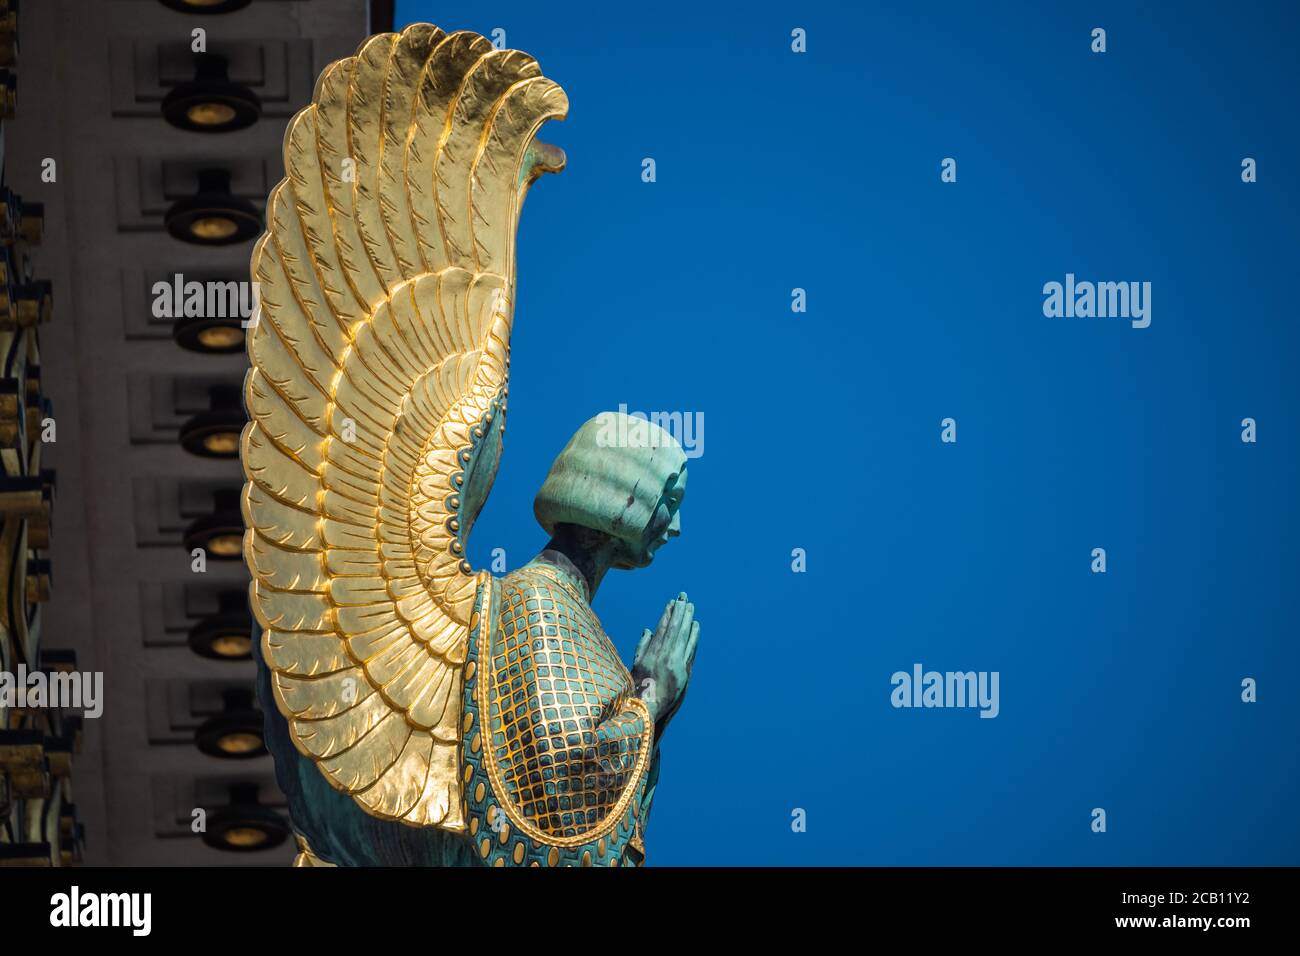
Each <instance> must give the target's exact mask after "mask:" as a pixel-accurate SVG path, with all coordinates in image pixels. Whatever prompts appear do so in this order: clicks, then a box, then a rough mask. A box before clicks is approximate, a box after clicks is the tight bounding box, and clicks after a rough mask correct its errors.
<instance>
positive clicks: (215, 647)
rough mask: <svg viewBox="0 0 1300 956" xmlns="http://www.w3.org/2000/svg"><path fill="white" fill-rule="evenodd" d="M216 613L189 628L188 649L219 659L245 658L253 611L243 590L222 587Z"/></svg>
mask: <svg viewBox="0 0 1300 956" xmlns="http://www.w3.org/2000/svg"><path fill="white" fill-rule="evenodd" d="M217 600H218V602H220V603H219V605H218V609H217V613H216V614H210V615H208V616H207V617H205V618H203V619H202V620H200V621H199V622H198V623H197V624H195V625H194V627H192V628H191V629H190V638H189V642H190V650H192V651H193V652H194V653H195V654H198V655H199V656H200V657H207V658H210V659H212V660H219V661H246V660H248V659H249V657H251V656H252V652H253V614H252V612H251V611H249V609H248V595H247V594H245V593H244V592H243V591H222V592H221V594H220V596H219V597H218V598H217Z"/></svg>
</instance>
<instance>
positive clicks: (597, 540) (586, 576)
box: [534, 524, 617, 603]
mask: <svg viewBox="0 0 1300 956" xmlns="http://www.w3.org/2000/svg"><path fill="white" fill-rule="evenodd" d="M616 546H617V542H615V541H614V539H613V538H611V537H610V536H609V535H605V534H601V533H600V532H598V531H592V530H591V529H589V528H579V527H578V526H577V525H571V524H561V525H557V526H556V528H555V534H554V535H552V536H551V540H550V541H548V542H546V547H545V548H543V549H542V551H541V553H540V554H538V555H537V557H536V558H535V559H534V560H536V561H544V562H546V563H547V564H549V565H551V566H553V567H555V568H557V569H558V570H559V571H560V572H561V573H563V574H565V575H566V576H568V577H570V578H572V579H573V583H574V584H575V585H576V586H577V587H579V588H580V589H582V588H585V589H586V592H587V601H588V603H590V602H591V601H592V600H593V599H594V598H595V597H596V589H597V588H598V587H600V582H601V581H602V580H603V579H604V577H605V572H606V571H608V570H609V569H610V568H611V567H613V565H614V550H615V548H616Z"/></svg>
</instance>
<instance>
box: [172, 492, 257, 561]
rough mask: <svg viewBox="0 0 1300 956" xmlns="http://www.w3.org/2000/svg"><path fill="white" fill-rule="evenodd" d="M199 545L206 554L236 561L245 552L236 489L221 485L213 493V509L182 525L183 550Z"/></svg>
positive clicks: (242, 517)
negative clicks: (191, 522) (209, 512)
mask: <svg viewBox="0 0 1300 956" xmlns="http://www.w3.org/2000/svg"><path fill="white" fill-rule="evenodd" d="M195 548H202V549H203V550H204V551H206V552H207V553H208V557H211V558H217V559H219V560H222V561H235V560H237V559H238V558H239V557H240V556H241V555H243V553H244V516H243V515H242V514H240V511H239V492H238V491H237V490H235V489H233V488H222V489H221V490H220V491H215V492H213V494H212V513H211V514H206V515H204V516H203V517H201V518H199V519H198V520H197V521H195V522H194V523H193V524H191V525H190V526H189V527H188V528H186V529H185V550H186V551H193V550H194V549H195Z"/></svg>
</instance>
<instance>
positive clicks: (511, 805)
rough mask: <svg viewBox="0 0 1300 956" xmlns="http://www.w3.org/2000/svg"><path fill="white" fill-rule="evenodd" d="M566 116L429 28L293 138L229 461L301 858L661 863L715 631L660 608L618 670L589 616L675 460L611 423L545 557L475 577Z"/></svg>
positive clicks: (601, 420) (643, 426) (329, 89)
mask: <svg viewBox="0 0 1300 956" xmlns="http://www.w3.org/2000/svg"><path fill="white" fill-rule="evenodd" d="M567 108H568V101H567V99H566V97H565V95H564V91H563V90H562V89H560V87H559V86H558V85H556V84H555V83H554V82H552V81H551V80H549V79H547V78H546V77H544V76H542V74H541V70H540V69H539V68H538V65H537V61H536V60H534V59H533V58H532V57H530V56H528V55H526V54H524V53H520V52H518V51H516V50H498V49H495V48H494V47H493V45H492V44H491V43H490V42H489V41H487V40H485V39H484V38H483V37H481V36H479V35H477V34H475V33H463V32H462V33H451V34H445V33H443V32H442V31H441V30H439V29H437V28H436V27H433V26H429V25H427V24H420V25H416V26H412V27H409V28H408V29H406V30H404V31H403V32H402V33H401V34H391V33H389V34H383V35H380V36H375V37H371V38H370V39H369V40H367V41H366V42H365V43H364V44H363V45H362V46H361V48H360V49H359V50H358V51H357V53H356V55H355V56H353V57H350V58H348V59H345V60H341V61H339V62H337V63H333V64H331V65H330V66H329V67H328V68H327V69H326V70H325V71H324V72H323V73H322V74H321V76H320V79H319V80H318V81H317V84H316V89H315V93H314V97H313V101H312V103H311V105H309V106H308V107H307V108H306V109H304V110H302V111H301V112H300V113H298V114H297V116H295V117H294V119H293V120H292V122H291V123H290V124H289V128H288V131H287V133H286V135H285V141H284V165H285V172H286V178H285V179H284V180H283V181H282V182H280V184H279V185H278V186H276V187H275V189H274V190H272V192H271V195H270V197H269V199H268V201H267V212H266V218H267V231H266V233H265V234H264V235H263V236H262V237H261V239H260V240H259V242H258V243H257V246H256V248H255V249H254V252H253V259H252V273H253V279H254V280H255V281H256V282H257V283H258V288H259V293H260V295H259V308H258V312H257V314H256V316H255V318H254V320H253V323H252V328H251V332H250V335H249V343H248V351H249V356H250V361H251V366H252V367H251V369H250V370H249V372H248V377H247V380H246V382H245V386H244V393H245V394H244V398H245V403H246V405H247V408H248V412H249V418H250V422H249V424H248V426H247V427H246V428H245V430H244V434H243V440H242V444H241V450H240V453H241V458H242V460H243V465H244V473H245V476H246V478H247V484H246V485H245V486H244V495H243V510H244V520H245V524H246V527H247V532H246V534H245V538H244V556H245V560H246V561H247V563H248V567H249V569H250V571H251V573H252V584H251V586H250V596H251V601H252V606H253V611H254V614H255V616H256V619H257V621H258V624H259V625H260V627H261V629H262V639H261V642H260V661H259V666H258V680H259V691H260V694H261V697H262V701H263V709H264V711H265V712H266V715H267V720H266V736H267V746H268V747H269V749H270V750H271V752H272V754H273V755H274V757H275V762H276V773H277V777H278V779H279V783H280V786H281V788H282V789H283V791H284V793H285V794H286V796H287V797H288V800H289V809H290V813H291V816H292V819H293V825H294V829H295V831H296V833H297V836H298V843H299V848H300V850H301V852H300V853H299V855H298V858H297V860H296V864H297V865H302V866H315V865H488V866H512V865H513V866H566V865H597V866H601V865H608V866H617V865H629V864H630V865H640V864H641V862H642V861H643V860H644V856H645V844H644V842H643V838H644V832H645V826H646V818H647V815H648V813H649V811H650V803H651V800H652V798H653V796H654V791H655V784H656V781H657V779H658V771H659V741H660V738H661V737H662V735H663V732H664V728H665V726H666V725H667V724H668V722H669V720H671V719H672V717H673V715H674V713H676V711H677V709H678V708H679V707H680V706H681V703H682V698H683V696H684V694H685V692H686V686H687V682H688V680H689V678H690V674H691V666H692V663H693V660H694V657H695V648H696V644H697V642H698V640H699V624H698V623H696V622H695V620H694V608H693V606H692V605H691V604H690V603H689V602H688V601H687V598H686V595H685V594H681V595H679V596H678V597H676V598H675V599H673V600H671V601H669V603H668V606H667V607H666V608H665V610H664V611H663V614H662V615H661V616H660V618H659V623H658V626H657V627H656V628H655V629H654V630H653V631H651V630H646V631H645V633H644V634H643V635H642V637H641V640H640V644H639V646H638V648H637V651H636V657H635V660H634V663H633V665H632V668H631V671H630V672H629V670H628V669H627V668H626V667H625V665H624V664H623V662H622V661H621V660H620V658H619V655H618V652H617V651H616V650H615V648H614V645H613V643H612V642H611V641H610V639H609V637H607V636H606V634H605V632H604V631H603V630H602V629H601V625H600V621H599V620H598V619H597V618H596V615H595V614H594V613H593V611H592V609H591V601H592V598H593V597H594V595H595V593H596V589H597V587H599V585H600V582H601V580H602V578H603V577H604V575H605V572H606V571H607V570H609V569H610V568H641V567H645V566H647V565H649V564H650V562H651V561H653V560H654V556H655V552H656V550H657V549H658V548H659V547H660V546H661V545H663V544H664V543H665V542H666V541H667V540H668V539H669V538H671V537H674V536H676V535H677V534H678V532H679V531H680V527H681V525H680V517H679V509H680V507H681V503H682V496H683V495H684V493H685V491H686V457H685V455H684V454H683V452H682V449H681V447H680V446H679V445H678V444H677V442H676V441H675V440H674V439H673V438H672V436H670V435H669V434H668V433H667V432H666V431H664V430H662V429H660V428H658V427H657V426H656V425H654V424H652V423H650V422H647V421H645V420H644V419H641V418H635V419H632V420H631V421H628V420H626V418H627V416H623V418H622V419H621V420H620V418H619V416H617V415H612V414H611V413H606V414H604V415H598V416H597V417H596V418H594V419H592V420H591V421H589V422H587V423H586V424H585V425H583V426H582V427H581V428H580V429H578V431H577V433H576V434H575V435H574V436H573V438H572V439H571V440H570V441H569V443H568V444H567V445H566V446H565V448H564V450H563V451H562V452H561V453H560V456H559V457H558V458H557V459H556V460H555V463H554V465H553V466H552V467H551V470H550V473H549V475H548V477H547V478H546V481H545V482H544V484H543V485H542V488H541V490H540V491H539V492H538V494H537V498H536V501H535V503H534V511H535V513H536V516H537V519H538V521H539V522H540V524H541V525H542V528H543V529H544V530H545V531H546V533H547V534H548V535H550V540H549V541H548V542H547V544H546V546H545V547H544V548H543V549H542V551H541V552H540V553H539V554H538V555H537V556H536V557H535V558H533V560H532V561H530V562H529V563H528V564H526V565H525V566H523V567H521V568H519V569H518V570H516V571H513V572H511V573H509V574H506V575H505V576H504V577H500V578H497V577H493V576H492V575H491V574H489V573H487V572H483V571H480V572H478V573H477V574H476V573H475V572H474V571H473V570H472V569H471V567H470V565H469V564H468V563H467V561H466V559H465V555H466V550H465V542H466V540H467V538H468V535H469V532H470V529H471V528H472V527H473V524H474V519H475V518H476V517H477V516H478V513H479V510H480V509H481V508H482V506H483V503H484V501H485V500H486V499H487V496H488V491H489V490H490V489H491V487H492V482H493V479H494V478H495V476H496V471H497V465H498V463H499V461H500V458H501V446H502V432H503V431H504V430H505V410H506V387H507V383H508V379H509V352H510V329H511V323H512V317H513V304H514V291H515V228H516V224H517V222H518V219H519V210H520V207H521V205H522V204H523V200H524V196H525V194H526V193H527V191H528V188H529V186H530V185H531V184H532V183H533V181H534V180H535V179H537V177H538V176H540V175H541V174H542V173H546V172H558V171H559V170H560V169H562V168H563V166H564V154H563V152H562V151H560V150H559V149H557V148H555V147H553V146H549V145H546V144H543V143H540V142H538V141H537V140H536V139H535V138H534V137H535V134H536V133H537V130H538V128H539V127H540V126H541V125H542V123H544V122H545V121H546V120H548V119H553V118H554V119H563V117H564V115H565V113H566V111H567ZM611 435H615V436H622V437H621V438H620V440H617V441H611V440H610V436H611Z"/></svg>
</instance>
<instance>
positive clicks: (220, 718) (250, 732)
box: [194, 687, 266, 760]
mask: <svg viewBox="0 0 1300 956" xmlns="http://www.w3.org/2000/svg"><path fill="white" fill-rule="evenodd" d="M221 699H222V700H223V701H224V703H225V706H224V707H223V708H222V710H221V713H219V714H217V715H216V716H215V717H211V718H209V719H208V720H205V721H204V722H203V724H202V725H201V726H200V727H199V729H198V730H197V731H195V733H194V744H195V746H197V747H198V748H199V750H200V751H202V752H203V753H205V754H207V755H208V756H209V757H222V758H224V759H226V760H247V759H248V758H249V757H261V756H262V755H263V754H265V753H266V744H265V742H264V741H263V740H262V712H261V711H260V710H258V709H257V708H256V707H255V706H254V705H253V692H252V691H251V690H249V689H248V688H246V687H235V688H231V689H230V690H227V691H226V692H225V693H223V694H222V695H221Z"/></svg>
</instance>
